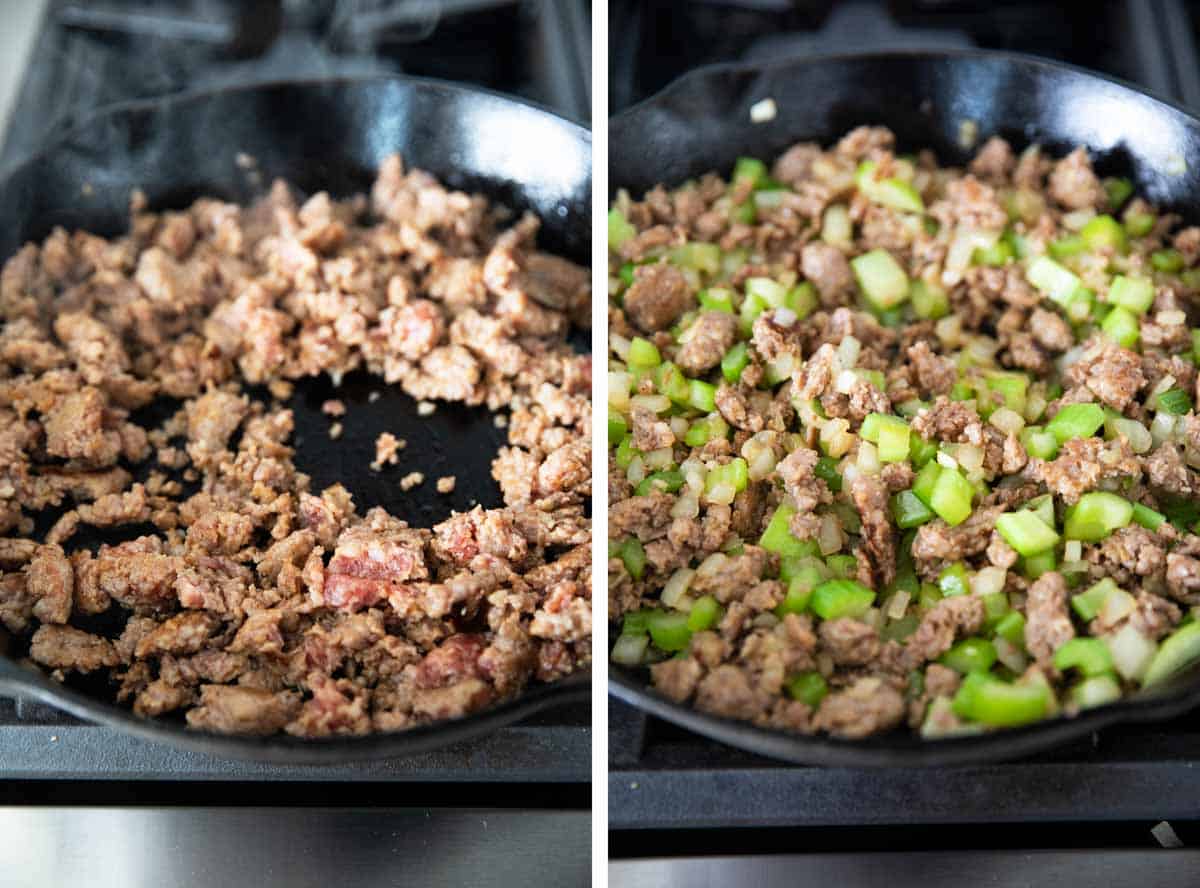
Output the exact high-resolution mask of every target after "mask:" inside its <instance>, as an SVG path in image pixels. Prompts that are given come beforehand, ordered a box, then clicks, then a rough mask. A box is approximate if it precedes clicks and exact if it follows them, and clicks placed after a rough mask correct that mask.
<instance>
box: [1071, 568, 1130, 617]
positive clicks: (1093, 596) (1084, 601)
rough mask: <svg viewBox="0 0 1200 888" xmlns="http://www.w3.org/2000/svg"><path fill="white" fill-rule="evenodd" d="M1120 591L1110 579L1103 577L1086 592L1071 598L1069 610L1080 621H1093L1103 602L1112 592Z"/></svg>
mask: <svg viewBox="0 0 1200 888" xmlns="http://www.w3.org/2000/svg"><path fill="white" fill-rule="evenodd" d="M1119 591H1121V590H1120V589H1119V587H1118V586H1117V584H1116V582H1114V581H1113V579H1112V577H1105V578H1104V579H1102V580H1100V581H1099V582H1098V583H1095V584H1094V585H1092V586H1091V587H1090V588H1088V589H1087V590H1085V591H1083V592H1080V593H1079V594H1078V595H1072V596H1071V609H1072V610H1074V611H1075V613H1077V614H1078V615H1079V619H1081V620H1093V619H1095V617H1096V614H1098V613H1100V608H1101V607H1102V606H1103V605H1104V602H1105V600H1106V599H1107V598H1108V596H1109V595H1111V594H1112V593H1114V592H1119Z"/></svg>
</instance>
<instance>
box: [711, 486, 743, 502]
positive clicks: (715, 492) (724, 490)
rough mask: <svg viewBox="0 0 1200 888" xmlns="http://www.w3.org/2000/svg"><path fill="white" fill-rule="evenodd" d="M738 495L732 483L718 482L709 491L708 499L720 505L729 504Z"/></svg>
mask: <svg viewBox="0 0 1200 888" xmlns="http://www.w3.org/2000/svg"><path fill="white" fill-rule="evenodd" d="M736 496H737V489H736V488H735V487H734V486H733V485H732V484H717V485H714V486H713V489H712V490H710V491H709V492H708V501H709V502H710V503H716V504H717V505H720V506H728V505H729V504H730V503H732V502H733V500H734V497H736Z"/></svg>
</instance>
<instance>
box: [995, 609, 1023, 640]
mask: <svg viewBox="0 0 1200 888" xmlns="http://www.w3.org/2000/svg"><path fill="white" fill-rule="evenodd" d="M996 635H997V636H998V637H1000V638H1003V639H1005V640H1006V641H1008V642H1010V643H1011V644H1015V645H1018V646H1019V647H1022V648H1023V647H1025V615H1024V614H1022V613H1021V612H1020V611H1009V612H1008V613H1007V614H1005V615H1004V616H1003V617H1001V618H1000V622H998V623H997V624H996Z"/></svg>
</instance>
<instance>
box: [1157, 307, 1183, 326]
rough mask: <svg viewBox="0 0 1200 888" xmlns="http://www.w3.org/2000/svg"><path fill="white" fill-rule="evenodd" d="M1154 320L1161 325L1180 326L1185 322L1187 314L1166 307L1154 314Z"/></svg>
mask: <svg viewBox="0 0 1200 888" xmlns="http://www.w3.org/2000/svg"><path fill="white" fill-rule="evenodd" d="M1154 322H1155V323H1156V324H1158V325H1159V326H1162V327H1182V326H1183V325H1184V324H1186V323H1187V315H1186V314H1184V313H1183V312H1182V311H1180V310H1179V309H1177V308H1174V309H1168V310H1166V311H1160V312H1159V313H1158V314H1156V315H1155V316H1154Z"/></svg>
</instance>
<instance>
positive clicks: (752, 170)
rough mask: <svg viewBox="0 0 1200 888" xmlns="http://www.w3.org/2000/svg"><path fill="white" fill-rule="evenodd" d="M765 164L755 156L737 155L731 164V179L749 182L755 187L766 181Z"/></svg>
mask: <svg viewBox="0 0 1200 888" xmlns="http://www.w3.org/2000/svg"><path fill="white" fill-rule="evenodd" d="M767 178H768V173H767V165H766V164H765V163H763V162H762V161H761V160H759V159H758V158H757V157H739V158H738V159H737V160H736V161H735V162H734V164H733V181H734V182H750V183H751V184H752V185H754V186H755V187H758V186H760V185H762V184H764V183H765V182H766V181H767Z"/></svg>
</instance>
